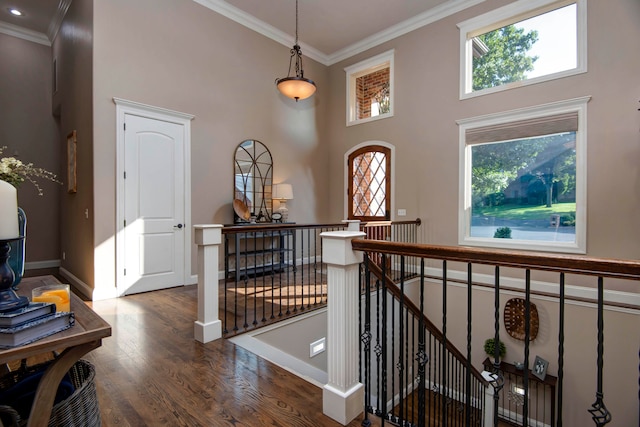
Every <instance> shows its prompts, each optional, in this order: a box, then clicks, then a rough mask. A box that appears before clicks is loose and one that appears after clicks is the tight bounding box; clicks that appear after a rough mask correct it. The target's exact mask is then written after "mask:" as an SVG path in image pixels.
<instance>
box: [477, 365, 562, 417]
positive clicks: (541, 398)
mask: <svg viewBox="0 0 640 427" xmlns="http://www.w3.org/2000/svg"><path fill="white" fill-rule="evenodd" d="M482 364H483V366H484V369H485V370H487V371H491V369H492V368H493V362H492V360H491V359H490V358H486V359H485V360H484V362H482ZM500 370H501V371H502V373H503V375H504V387H503V389H502V390H501V392H500V393H501V396H500V401H501V402H502V405H503V406H502V407H501V408H500V409H499V410H498V417H499V419H501V420H502V421H506V422H508V423H509V424H511V425H522V417H524V414H522V413H521V412H522V411H521V408H522V403H521V402H519V399H524V396H522V395H519V393H517V390H523V388H524V383H523V382H524V370H523V369H522V370H520V369H517V368H516V367H515V366H514V365H513V364H511V363H507V362H504V361H502V362H500ZM528 381H529V399H530V402H529V403H530V404H529V414H528V416H529V418H530V419H531V420H535V421H536V422H539V423H541V424H544V425H548V426H555V425H556V419H555V418H556V383H557V381H558V379H557V378H556V377H554V376H553V375H549V374H547V375H546V376H545V377H544V380H541V379H540V378H538V377H536V376H535V375H533V372H531V370H529V376H528ZM516 388H517V389H516ZM511 402H513V405H511Z"/></svg>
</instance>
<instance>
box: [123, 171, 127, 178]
mask: <svg viewBox="0 0 640 427" xmlns="http://www.w3.org/2000/svg"><path fill="white" fill-rule="evenodd" d="M124 179H127V172H126V171H125V172H124Z"/></svg>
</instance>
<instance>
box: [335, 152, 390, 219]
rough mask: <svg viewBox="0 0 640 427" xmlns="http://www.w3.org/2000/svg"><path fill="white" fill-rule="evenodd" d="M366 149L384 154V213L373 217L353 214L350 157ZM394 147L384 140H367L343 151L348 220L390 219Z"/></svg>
mask: <svg viewBox="0 0 640 427" xmlns="http://www.w3.org/2000/svg"><path fill="white" fill-rule="evenodd" d="M367 151H380V152H384V153H385V154H386V156H387V157H386V168H387V169H386V171H385V180H386V182H385V209H386V215H385V217H384V218H383V217H374V216H355V215H354V212H353V196H352V192H353V176H352V165H351V161H350V160H351V158H352V157H353V156H357V155H359V154H361V153H363V152H367ZM394 154H395V147H393V146H392V145H390V144H388V143H386V142H384V141H367V142H364V143H362V144H359V145H357V146H355V147H353V148H352V149H351V150H349V151H348V152H346V153H345V155H344V161H345V163H344V164H345V182H344V188H345V192H344V194H345V199H344V215H345V218H347V219H349V220H360V221H387V220H392V219H393V218H394V216H393V209H394V206H395V199H394V194H393V182H394V178H395V176H394V173H395V163H394V158H395V155H394Z"/></svg>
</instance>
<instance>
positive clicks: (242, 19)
mask: <svg viewBox="0 0 640 427" xmlns="http://www.w3.org/2000/svg"><path fill="white" fill-rule="evenodd" d="M193 1H195V2H196V3H198V4H200V5H202V6H204V7H206V8H209V9H211V10H213V11H214V12H217V13H219V14H221V15H223V16H226V17H227V18H229V19H231V20H233V21H235V22H237V23H239V24H241V25H244V26H245V27H247V28H249V29H251V30H254V31H256V32H257V33H260V34H262V35H263V36H265V37H268V38H270V39H272V40H273V41H276V42H278V43H280V44H283V45H285V46H287V47H290V46H292V42H293V36H291V35H289V34H287V33H285V32H283V31H280V30H279V29H277V28H275V27H273V26H271V25H269V24H267V23H266V22H264V21H261V20H259V19H257V18H256V17H254V16H253V15H249V14H248V13H246V12H244V11H242V10H240V9H238V8H237V7H235V6H232V5H230V4H229V3H227V2H225V1H223V0H193ZM484 1H485V0H450V1H448V2H446V3H443V4H441V5H440V6H437V7H434V8H433V9H430V10H427V11H426V12H423V13H421V14H419V15H416V16H414V17H413V18H410V19H407V20H406V21H403V22H400V23H399V24H396V25H394V26H392V27H389V28H387V29H386V30H383V31H381V32H379V33H377V34H374V35H372V36H370V37H367V38H364V39H362V40H361V41H359V42H357V43H354V44H352V45H351V46H347V47H346V48H344V49H341V50H339V51H336V52H334V53H332V54H330V55H327V54H325V53H323V52H321V51H319V50H318V49H315V48H314V47H312V46H309V45H305V44H304V43H300V47H301V48H302V50H303V51H304V52H305V56H307V57H309V58H311V59H313V60H315V61H318V62H319V63H321V64H323V65H326V66H330V65H333V64H335V63H337V62H340V61H342V60H344V59H347V58H350V57H352V56H354V55H356V54H358V53H361V52H364V51H365V50H367V49H371V48H372V47H375V46H378V45H379V44H381V43H384V42H387V41H389V40H393V39H395V38H396V37H400V36H402V35H404V34H407V33H409V32H411V31H414V30H417V29H418V28H421V27H424V26H425V25H428V24H431V23H432V22H435V21H438V20H440V19H443V18H445V17H447V16H449V15H453V14H454V13H457V12H459V11H461V10H464V9H467V8H469V7H471V6H475V5H476V4H479V3H482V2H484Z"/></svg>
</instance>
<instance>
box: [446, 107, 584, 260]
mask: <svg viewBox="0 0 640 427" xmlns="http://www.w3.org/2000/svg"><path fill="white" fill-rule="evenodd" d="M588 100H589V99H588V98H580V99H576V100H570V101H563V102H558V103H553V104H547V105H543V106H539V107H534V108H527V109H522V110H516V111H511V112H506V113H499V114H494V115H490V116H483V117H478V118H472V119H465V120H460V121H458V124H459V125H460V146H461V160H460V169H461V177H460V181H461V183H462V184H463V185H462V188H461V197H460V222H459V243H460V244H463V245H472V246H490V247H501V248H517V249H534V250H547V251H556V252H574V253H585V252H586V242H585V230H586V223H585V222H586V212H585V209H586V201H585V197H586V196H585V195H586V188H585V186H586V176H585V172H586V167H585V165H586V159H585V158H586V104H587V102H588Z"/></svg>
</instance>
